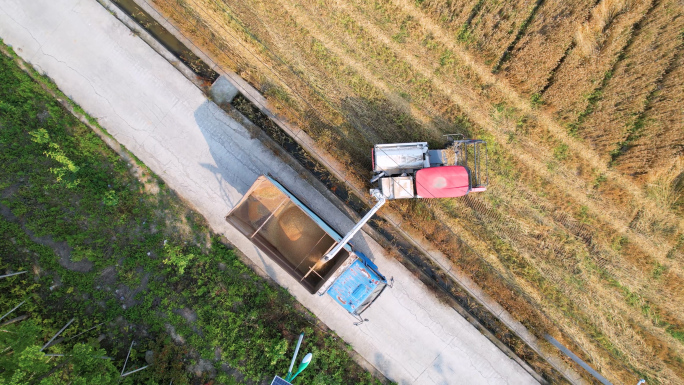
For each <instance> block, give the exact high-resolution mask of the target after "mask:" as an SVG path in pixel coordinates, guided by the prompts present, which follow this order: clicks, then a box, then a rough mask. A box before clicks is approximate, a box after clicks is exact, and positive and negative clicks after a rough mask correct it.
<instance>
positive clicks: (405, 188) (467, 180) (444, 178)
mask: <svg viewBox="0 0 684 385" xmlns="http://www.w3.org/2000/svg"><path fill="white" fill-rule="evenodd" d="M372 159H373V179H371V183H374V184H376V189H377V190H378V191H380V192H381V193H382V195H383V196H384V197H385V198H386V199H390V200H391V199H407V198H452V197H460V196H464V195H466V194H468V193H471V192H477V191H484V190H486V188H487V184H488V179H489V178H488V175H487V145H486V143H485V142H484V141H483V140H474V139H468V140H452V141H451V142H450V143H449V145H448V146H447V148H445V149H440V150H431V149H429V147H428V144H427V142H415V143H393V144H376V145H375V146H374V147H373V152H372Z"/></svg>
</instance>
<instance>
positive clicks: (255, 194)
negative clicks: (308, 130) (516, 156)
mask: <svg viewBox="0 0 684 385" xmlns="http://www.w3.org/2000/svg"><path fill="white" fill-rule="evenodd" d="M447 138H448V139H449V140H450V143H449V145H448V146H447V148H446V149H441V150H430V149H429V148H428V144H427V143H426V142H417V143H397V144H378V145H375V146H374V148H373V152H372V156H373V178H372V179H371V184H372V185H373V188H372V189H371V190H370V193H371V195H372V196H373V197H374V198H375V199H376V201H377V202H376V204H375V206H373V208H371V209H370V211H368V213H366V215H364V217H363V218H362V219H361V220H360V221H359V222H358V223H357V224H356V225H354V227H353V228H352V229H351V230H350V231H349V232H348V233H347V234H346V235H345V236H344V237H342V236H340V235H339V234H338V233H337V232H336V231H335V230H333V229H332V227H330V226H329V225H328V224H327V223H326V222H325V221H324V220H323V219H321V218H320V217H319V216H318V215H316V214H315V213H314V212H313V211H311V209H309V208H308V207H307V206H306V205H305V204H304V203H302V202H301V201H300V200H299V199H298V198H297V197H295V196H294V195H293V194H292V193H291V192H290V191H288V190H287V189H286V188H285V187H284V186H283V185H282V184H281V183H279V182H278V181H276V180H275V179H273V178H272V177H270V176H266V175H262V176H260V177H259V178H257V180H256V181H255V182H254V184H253V185H252V187H251V188H250V189H249V190H248V191H247V193H246V194H245V195H244V196H243V197H242V199H241V200H240V202H238V203H237V204H236V205H235V207H233V209H232V210H231V211H230V213H228V216H226V220H227V221H228V222H229V223H231V224H232V225H233V226H235V228H236V229H237V230H238V231H240V232H241V233H242V234H243V235H245V236H246V237H248V238H249V239H250V241H251V242H252V243H254V244H255V245H256V246H257V247H258V248H259V249H260V250H261V251H262V252H263V253H265V254H266V255H268V256H269V257H270V258H271V259H273V260H274V261H275V262H276V263H278V264H279V265H280V266H281V267H282V268H283V269H284V270H285V271H287V272H288V273H289V274H290V275H291V276H293V277H294V278H295V279H297V280H299V282H300V284H302V286H304V287H305V288H306V289H307V290H308V291H309V292H310V293H312V294H313V293H317V294H319V295H323V294H325V293H328V295H330V296H331V297H332V298H333V299H334V300H335V301H336V302H337V303H339V304H340V305H341V306H342V307H344V308H345V309H346V310H347V311H348V312H349V313H350V314H352V315H353V316H354V317H356V318H357V319H358V320H359V321H360V322H363V321H365V320H364V319H363V318H361V316H360V314H361V313H362V312H363V311H365V310H366V309H368V307H369V306H370V305H371V304H372V303H373V302H374V301H375V300H376V299H377V298H378V297H379V296H380V294H381V293H382V292H383V291H384V289H385V288H386V287H387V286H388V282H387V279H386V278H385V277H384V276H383V275H382V274H381V273H380V272H379V271H378V267H377V266H376V265H375V264H374V263H373V262H372V261H371V260H370V259H369V258H368V257H366V256H365V255H364V254H363V253H361V252H359V251H355V250H353V248H352V246H351V244H350V243H349V241H350V240H351V239H352V238H353V237H354V235H355V234H356V233H358V232H359V230H361V228H362V227H363V226H364V225H365V224H366V223H367V222H368V221H369V220H370V219H371V217H373V215H375V213H376V212H377V211H378V210H379V209H380V207H382V206H383V205H384V204H385V203H386V202H387V201H388V200H393V199H407V198H450V197H460V196H464V195H466V194H468V193H471V192H476V191H484V190H485V189H486V187H487V183H488V175H487V147H486V143H485V142H484V141H482V140H472V139H469V140H453V136H451V135H449V136H447ZM357 324H358V323H357Z"/></svg>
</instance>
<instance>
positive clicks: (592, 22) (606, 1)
mask: <svg viewBox="0 0 684 385" xmlns="http://www.w3.org/2000/svg"><path fill="white" fill-rule="evenodd" d="M633 3H634V0H601V2H600V3H599V4H598V5H597V6H596V7H594V8H593V9H592V10H591V18H590V19H589V21H587V22H586V23H584V24H582V25H581V26H580V27H579V28H578V29H577V32H575V42H576V43H577V48H578V49H579V51H580V52H581V53H582V54H583V55H584V56H594V55H597V54H598V53H599V51H600V50H601V48H602V46H603V43H604V42H605V38H606V31H607V29H608V27H610V25H611V23H612V22H613V20H615V18H617V17H618V16H619V15H621V14H623V13H625V12H627V11H629V9H630V8H631V7H632V5H633Z"/></svg>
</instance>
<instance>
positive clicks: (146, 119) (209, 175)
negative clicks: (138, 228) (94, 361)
mask: <svg viewBox="0 0 684 385" xmlns="http://www.w3.org/2000/svg"><path fill="white" fill-rule="evenodd" d="M0 37H1V38H2V39H4V41H5V43H7V44H10V45H12V46H13V47H14V49H15V50H16V51H17V53H18V54H19V55H20V56H21V57H23V58H24V59H25V60H27V61H29V62H30V63H31V64H33V65H34V66H35V67H36V68H38V69H39V70H40V71H43V72H45V73H46V74H48V75H49V76H50V77H51V78H52V79H54V80H55V82H56V83H57V85H58V86H59V87H60V89H62V90H63V91H64V92H65V93H66V94H67V95H69V96H70V97H71V98H72V99H73V100H74V101H76V102H77V103H79V104H80V105H81V106H82V107H83V108H84V109H85V110H86V111H88V112H89V113H90V114H91V115H92V116H94V117H96V118H97V119H98V120H99V122H100V123H101V124H102V126H103V127H105V128H106V129H107V130H108V131H109V132H110V133H111V134H112V135H113V136H114V137H115V138H116V139H117V140H118V141H119V142H120V143H122V144H123V145H125V146H126V147H127V148H128V149H129V150H131V151H132V152H133V153H134V154H135V155H137V156H138V157H139V158H140V159H141V160H142V161H143V162H145V164H147V165H148V166H149V167H150V168H151V169H152V170H153V171H154V172H155V173H157V174H158V175H160V176H161V177H162V178H164V180H165V181H166V183H167V184H168V185H169V186H170V187H171V188H173V189H174V190H175V191H177V192H178V193H179V194H180V195H181V196H183V197H184V198H185V199H186V200H188V201H189V202H190V203H191V204H192V205H193V206H194V207H195V208H196V209H197V210H198V211H199V212H200V213H201V214H203V215H204V216H205V217H206V218H207V220H208V221H209V223H210V225H211V226H212V228H213V229H214V230H215V231H216V232H218V233H221V234H224V235H225V236H226V237H227V238H228V239H229V240H230V241H231V242H233V243H234V244H235V245H236V246H237V247H238V248H239V249H240V250H242V251H243V252H244V253H245V254H246V255H247V256H248V257H249V258H250V259H252V260H253V261H254V262H255V263H256V264H257V265H258V266H260V267H261V268H262V269H263V270H264V271H265V272H267V273H268V274H269V275H270V276H271V277H273V278H274V279H275V280H276V281H277V282H278V283H280V284H281V285H283V286H284V287H286V288H288V290H290V292H291V293H292V294H293V295H294V296H296V297H297V299H299V301H301V302H302V303H303V304H304V305H305V306H306V307H308V308H309V309H310V310H311V311H312V312H313V313H315V314H316V315H317V316H318V317H319V318H320V319H321V320H322V321H323V322H325V323H326V324H327V325H328V326H329V327H330V328H332V329H333V330H335V331H336V332H337V333H338V334H339V335H340V336H341V337H342V338H344V340H345V341H347V342H348V343H350V344H351V345H352V346H353V347H354V349H355V350H356V351H357V352H358V353H359V354H361V355H362V356H363V357H365V359H366V360H368V361H369V362H370V363H372V364H373V365H374V366H375V367H376V368H378V369H379V370H380V371H381V372H382V373H384V374H385V375H386V376H387V377H388V378H390V379H392V380H394V381H396V382H398V383H400V384H466V383H467V384H504V383H508V384H530V383H535V382H536V381H535V380H534V379H533V378H532V377H531V376H530V375H529V374H528V373H527V372H525V371H524V370H523V369H522V368H521V367H520V366H519V365H518V364H517V363H515V362H514V361H512V360H511V359H509V358H508V357H507V356H506V355H504V354H503V353H502V352H501V351H500V350H499V349H498V348H496V347H495V346H494V345H493V344H492V343H491V342H490V341H488V340H487V339H486V338H485V337H483V336H482V335H481V334H480V333H479V332H478V331H477V330H476V329H475V328H473V327H472V326H471V325H470V324H469V323H468V322H467V321H466V320H464V319H463V318H462V317H461V316H459V315H458V314H457V313H456V312H455V311H453V310H452V309H451V308H449V307H447V306H444V305H442V304H440V303H439V302H438V301H437V300H436V299H435V298H434V297H433V295H431V294H430V293H429V291H428V290H427V289H426V288H425V287H424V285H423V284H422V283H420V282H418V281H417V280H416V279H415V278H414V277H413V276H412V275H411V274H410V273H409V272H408V271H407V270H406V269H405V268H404V267H403V266H402V265H401V264H399V263H398V262H396V261H395V260H393V259H390V258H388V257H387V256H386V255H385V254H384V252H383V250H382V249H381V248H380V247H379V246H378V245H377V244H376V243H375V242H374V241H373V240H372V239H370V238H369V237H368V236H366V235H365V234H359V235H357V237H356V238H355V239H354V244H355V246H356V247H357V248H358V249H360V250H361V251H363V252H364V253H366V254H367V255H369V256H370V257H371V258H372V259H374V260H375V262H376V263H377V265H378V266H379V268H380V270H381V271H382V272H383V273H384V274H385V275H387V276H394V279H395V286H394V288H393V289H391V290H386V291H385V293H384V294H383V295H382V296H381V297H380V299H379V300H378V301H377V302H376V303H375V304H374V305H373V306H372V307H371V308H370V309H369V310H368V311H367V312H366V313H364V316H365V317H366V318H369V319H370V322H367V323H364V324H363V325H361V326H358V327H356V326H353V325H352V322H353V321H354V320H353V319H352V318H351V316H349V315H348V314H347V313H346V312H345V311H344V310H343V309H342V308H341V307H340V306H338V305H336V304H335V303H334V302H333V300H332V299H331V298H329V297H327V296H324V297H318V296H312V295H310V294H309V293H308V292H306V291H305V290H304V289H303V288H302V287H300V286H299V285H298V284H297V282H296V281H295V280H294V279H292V278H290V276H289V275H287V274H286V273H285V272H284V271H283V270H281V269H280V268H279V267H278V266H277V265H276V264H274V263H272V262H271V261H270V260H269V259H268V257H266V256H265V255H263V254H261V253H260V252H259V251H258V250H257V249H256V248H255V247H254V246H253V245H252V244H251V243H249V242H248V241H247V240H246V238H245V237H243V236H242V235H241V234H239V233H238V232H237V231H236V230H234V229H233V228H232V227H231V226H230V225H228V224H227V223H226V222H225V221H224V216H225V215H226V213H227V212H228V211H229V210H230V208H231V207H232V206H233V205H234V204H235V203H236V202H237V201H238V200H239V199H240V198H241V196H242V194H244V193H245V192H246V190H247V189H248V188H249V186H250V185H251V184H252V182H253V181H254V180H255V179H256V178H257V176H259V175H260V174H263V173H271V174H272V175H274V176H275V177H276V178H277V179H279V180H280V181H283V182H284V184H285V185H286V186H287V187H288V188H289V189H290V190H291V191H292V192H294V193H295V194H296V195H298V196H300V197H302V198H303V200H304V201H305V202H306V203H307V204H308V205H309V206H310V207H311V208H312V209H313V210H314V211H315V212H317V213H319V214H322V216H323V217H324V218H325V219H326V221H328V222H329V223H330V224H331V225H332V226H333V227H334V228H336V229H337V230H338V231H340V232H344V231H347V230H348V229H349V228H351V227H352V225H353V224H352V223H351V221H350V220H349V219H348V218H347V217H346V216H345V215H343V214H342V213H341V212H339V211H338V210H337V209H335V208H334V206H333V205H332V204H331V203H329V202H328V201H326V200H325V199H324V198H323V196H322V195H320V194H319V193H318V192H316V191H315V190H313V189H312V188H310V187H309V186H308V185H307V184H306V182H304V181H302V180H300V179H299V178H298V177H297V174H296V173H295V172H294V171H293V170H292V169H291V168H290V167H288V166H287V165H286V164H284V163H283V162H281V161H280V160H279V159H278V158H277V157H275V156H274V155H273V153H271V152H270V151H269V150H268V149H267V148H265V147H264V146H263V145H262V144H261V143H260V142H259V141H257V140H254V139H251V138H250V135H249V133H248V132H247V130H245V129H244V128H243V127H242V126H241V125H239V124H238V123H236V122H235V121H234V120H232V119H231V118H230V117H228V116H227V115H226V114H225V113H224V112H223V111H222V110H220V109H219V108H218V107H217V106H216V105H214V104H213V103H212V102H209V101H208V100H207V99H206V98H205V96H204V95H203V94H202V93H201V92H200V91H199V90H198V89H197V88H196V87H195V86H194V85H192V84H191V83H190V82H189V81H188V80H186V78H184V77H183V76H182V75H181V74H180V73H179V72H178V71H177V70H176V69H174V68H173V67H172V66H171V65H170V64H168V62H166V61H165V60H164V59H163V58H161V57H160V56H159V55H158V54H157V53H155V52H154V51H153V50H152V49H151V48H150V47H149V46H147V45H146V44H145V43H144V42H143V41H142V40H140V39H139V38H138V37H137V36H135V35H133V34H132V33H131V32H130V31H129V30H128V29H127V28H126V27H124V26H123V25H122V24H121V23H120V22H119V21H118V20H117V19H116V18H115V17H113V16H112V15H111V14H109V13H108V12H107V11H106V10H105V9H104V8H103V7H102V6H101V5H100V4H98V3H97V2H96V1H95V0H0Z"/></svg>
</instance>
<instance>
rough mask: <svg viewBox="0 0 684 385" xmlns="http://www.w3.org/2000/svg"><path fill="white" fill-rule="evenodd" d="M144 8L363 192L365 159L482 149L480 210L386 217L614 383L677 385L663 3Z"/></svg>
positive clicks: (282, 2)
mask: <svg viewBox="0 0 684 385" xmlns="http://www.w3.org/2000/svg"><path fill="white" fill-rule="evenodd" d="M148 1H150V2H151V3H152V4H153V5H155V6H156V7H157V9H159V10H161V11H162V12H163V13H164V14H165V16H167V17H169V18H170V20H171V21H173V22H174V23H175V24H176V25H178V26H179V27H180V28H181V30H182V31H183V32H184V33H185V34H186V35H188V36H190V37H191V38H192V39H193V41H194V42H195V44H197V45H198V46H200V47H202V49H204V50H206V51H207V52H210V53H212V54H213V55H214V57H217V58H219V60H220V61H221V64H222V65H224V66H225V67H226V68H229V69H231V70H233V71H236V72H237V73H238V74H240V75H241V76H243V77H244V78H245V79H247V80H248V81H249V82H250V83H252V84H253V85H254V86H256V87H257V88H258V89H260V90H262V91H263V92H264V94H265V95H266V96H267V98H268V99H269V101H270V102H272V103H273V104H274V105H276V106H277V107H278V112H279V113H280V114H281V115H283V116H285V117H286V118H287V119H289V120H290V121H291V122H293V123H294V124H296V125H298V126H299V127H300V128H302V129H303V130H305V131H306V132H307V133H308V134H309V135H310V136H312V137H313V138H314V139H315V140H316V142H317V145H318V146H319V148H320V149H321V150H324V151H328V152H329V153H331V154H333V155H334V156H335V157H336V158H337V160H338V161H339V162H340V163H341V164H343V165H345V167H347V168H348V170H347V171H349V172H350V173H351V174H353V175H354V176H355V178H354V180H355V181H356V183H357V184H358V187H359V188H366V187H367V186H366V185H365V184H364V183H365V182H364V181H365V180H367V178H368V175H369V170H370V163H371V160H370V151H369V149H370V148H371V146H372V145H373V144H375V143H382V142H402V141H428V142H429V143H430V145H431V146H440V145H442V144H443V139H442V135H444V134H447V133H455V132H456V133H462V134H464V135H465V136H470V137H478V138H484V139H486V140H487V141H488V145H489V160H490V188H489V189H488V191H487V192H486V193H483V194H479V195H472V196H467V197H465V198H463V199H449V200H428V201H417V202H392V203H391V204H390V205H389V207H388V208H387V210H390V211H392V212H395V213H397V214H398V215H403V216H404V218H406V219H409V220H410V221H405V222H404V224H402V226H406V229H407V230H410V231H411V232H417V233H421V234H422V235H423V236H425V237H426V238H428V239H429V240H430V241H431V242H432V243H433V244H434V245H435V247H437V248H438V249H439V250H441V251H443V252H444V253H445V254H447V255H449V256H450V257H452V258H453V260H454V262H456V263H457V265H458V266H460V268H461V269H462V271H463V272H464V273H465V274H468V275H470V276H471V277H472V278H473V279H474V280H475V281H476V282H479V283H480V284H481V285H482V286H483V288H484V290H485V291H486V292H487V293H488V294H490V295H491V296H492V297H494V298H495V299H497V300H499V302H500V303H501V304H502V305H503V306H504V307H505V308H507V309H508V310H509V311H511V313H513V314H514V315H515V316H516V317H518V320H520V321H521V322H523V324H525V325H528V326H529V327H530V328H531V330H532V331H533V332H535V334H537V333H539V334H543V333H549V334H551V335H553V336H554V337H556V338H557V339H558V340H560V341H562V342H563V343H564V344H566V345H567V346H569V347H570V348H571V349H572V350H574V351H575V353H577V354H578V355H580V356H581V357H582V358H583V359H585V360H587V361H588V362H589V363H590V364H591V365H592V366H593V367H595V368H596V369H597V370H598V371H600V372H601V373H602V374H603V375H604V376H606V377H607V378H608V379H610V380H611V381H613V382H614V383H631V382H634V383H636V381H637V380H638V379H639V378H646V379H647V380H648V381H649V383H664V384H674V383H682V382H684V306H682V303H683V302H684V222H683V221H682V212H683V211H684V209H683V207H684V206H683V203H684V198H683V194H684V193H683V189H684V176H683V175H684V174H683V171H684V170H683V169H684V162H683V161H682V152H683V151H684V110H682V100H684V99H683V96H684V95H683V92H684V73H682V71H683V70H682V68H684V63H683V62H682V61H683V60H684V59H682V50H683V43H684V42H683V39H684V14H683V10H682V9H683V7H682V6H681V3H680V2H679V1H677V0H662V1H657V0H653V1H651V0H600V1H595V0H593V1H589V0H578V1H569V2H545V1H532V0H505V1H499V2H490V1H484V0H470V1H462V2H454V1H447V2H445V1H439V0H413V1H409V0H352V1H332V0H317V1H312V0H272V1H262V0H233V1H230V2H228V1H224V0H148ZM461 244H465V245H467V246H468V248H463V247H460V246H459V245H461ZM485 266H491V267H493V270H490V269H489V268H485ZM501 277H504V278H505V279H504V280H502V279H501Z"/></svg>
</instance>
